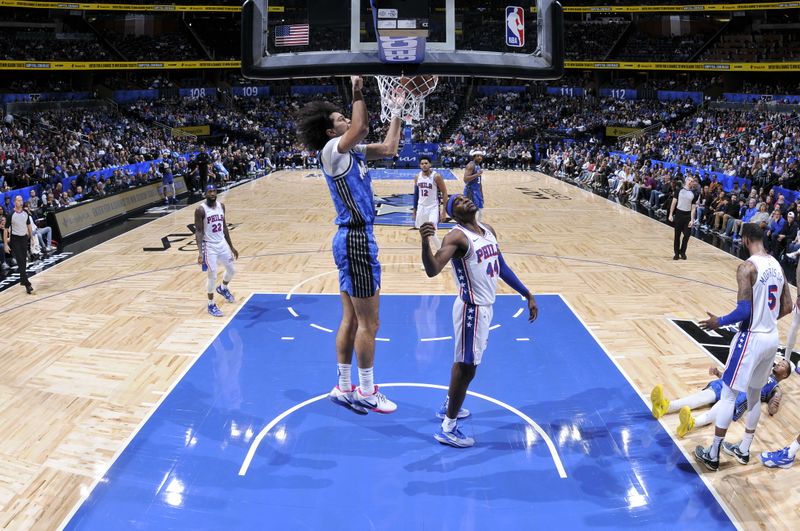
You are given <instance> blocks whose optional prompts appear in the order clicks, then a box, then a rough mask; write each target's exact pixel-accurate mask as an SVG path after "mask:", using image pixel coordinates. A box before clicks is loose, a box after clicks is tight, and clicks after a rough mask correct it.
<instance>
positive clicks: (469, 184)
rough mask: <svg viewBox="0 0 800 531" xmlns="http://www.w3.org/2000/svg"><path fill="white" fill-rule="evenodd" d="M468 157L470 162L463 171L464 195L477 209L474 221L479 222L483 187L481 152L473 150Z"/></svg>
mask: <svg viewBox="0 0 800 531" xmlns="http://www.w3.org/2000/svg"><path fill="white" fill-rule="evenodd" d="M470 155H472V161H470V162H469V163H468V164H467V167H466V168H465V169H464V183H465V184H464V195H465V196H467V197H468V198H469V199H470V201H472V202H473V203H474V204H475V206H476V207H477V208H478V212H477V214H476V215H475V219H477V220H478V221H480V219H481V210H483V185H482V184H481V178H482V177H483V169H482V168H481V163H482V162H483V151H479V150H475V151H472V152H470Z"/></svg>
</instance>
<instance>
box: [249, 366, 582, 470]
mask: <svg viewBox="0 0 800 531" xmlns="http://www.w3.org/2000/svg"><path fill="white" fill-rule="evenodd" d="M378 386H379V387H422V388H428V389H441V390H444V391H447V386H445V385H438V384H427V383H412V382H398V383H382V384H379V385H378ZM467 394H468V395H470V396H474V397H475V398H480V399H482V400H486V401H487V402H491V403H492V404H495V405H498V406H500V407H502V408H504V409H507V410H508V411H510V412H511V413H513V414H515V415H517V416H518V417H520V418H521V419H522V420H524V421H525V422H527V423H528V424H529V425H530V426H531V427H532V428H533V429H534V430H536V433H538V434H539V435H540V436H541V437H542V440H543V441H544V442H545V444H546V445H547V448H548V450H550V456H551V457H552V458H553V463H554V464H555V465H556V469H557V470H558V475H559V477H560V478H561V479H566V478H567V472H566V470H564V464H563V463H562V462H561V457H560V456H559V455H558V450H556V446H555V444H553V441H552V439H550V436H549V435H547V433H546V432H545V431H544V430H543V429H542V427H541V426H539V425H538V424H537V423H536V422H534V420H533V419H532V418H530V417H529V416H528V415H526V414H525V413H523V412H522V411H520V410H518V409H517V408H515V407H514V406H510V405H508V404H506V403H505V402H501V401H500V400H497V399H496V398H492V397H490V396H487V395H484V394H481V393H476V392H474V391H469V390H468V391H467ZM327 396H328V395H327V393H326V394H324V395H318V396H315V397H313V398H309V399H308V400H306V401H305V402H301V403H299V404H296V405H294V406H292V407H290V408H289V409H287V410H286V411H284V412H283V413H281V414H280V415H278V416H277V417H275V418H274V419H272V420H271V421H269V423H268V424H267V425H266V426H264V427H263V428H262V429H261V431H259V432H258V435H257V436H256V438H255V439H253V442H252V443H250V448H249V449H248V450H247V455H246V456H245V458H244V461H243V462H242V466H241V467H240V468H239V475H240V476H244V475H245V474H247V470H248V469H249V468H250V463H251V462H252V461H253V457H255V455H256V451H257V450H258V446H259V445H260V444H261V441H262V440H263V439H264V437H266V436H267V433H269V430H271V429H272V428H274V427H275V425H276V424H278V423H279V422H280V421H281V420H283V419H285V418H286V417H288V416H289V415H291V414H292V413H294V412H295V411H297V410H298V409H300V408H303V407H305V406H307V405H309V404H313V403H314V402H317V401H319V400H322V399H324V398H326V397H327Z"/></svg>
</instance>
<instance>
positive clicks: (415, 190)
mask: <svg viewBox="0 0 800 531" xmlns="http://www.w3.org/2000/svg"><path fill="white" fill-rule="evenodd" d="M417 204H419V186H414V210H416V209H417Z"/></svg>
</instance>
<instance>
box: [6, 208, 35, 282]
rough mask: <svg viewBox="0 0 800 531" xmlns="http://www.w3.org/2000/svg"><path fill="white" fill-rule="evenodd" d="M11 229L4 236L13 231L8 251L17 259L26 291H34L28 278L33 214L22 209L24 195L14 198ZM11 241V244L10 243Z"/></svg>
mask: <svg viewBox="0 0 800 531" xmlns="http://www.w3.org/2000/svg"><path fill="white" fill-rule="evenodd" d="M9 221H10V223H9V224H8V225H9V229H10V230H9V231H7V232H4V233H3V236H4V238H7V236H6V235H7V234H8V233H9V232H10V233H11V242H9V241H8V240H6V241H5V242H3V243H4V244H5V249H6V252H7V253H8V252H10V253H13V256H14V260H16V261H17V269H18V270H19V282H20V284H22V285H23V286H25V291H27V292H28V293H33V286H31V281H30V280H28V245H29V242H30V239H31V237H32V236H33V221H31V216H30V214H28V213H27V212H26V211H25V210H23V209H22V196H21V195H18V196H16V197H15V198H14V211H13V212H12V213H11V218H10V220H9ZM9 243H10V245H9Z"/></svg>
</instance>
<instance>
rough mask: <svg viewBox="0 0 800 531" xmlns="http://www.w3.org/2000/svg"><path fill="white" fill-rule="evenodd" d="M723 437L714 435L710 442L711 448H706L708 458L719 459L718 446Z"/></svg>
mask: <svg viewBox="0 0 800 531" xmlns="http://www.w3.org/2000/svg"><path fill="white" fill-rule="evenodd" d="M723 439H725V437H718V436H716V435H714V442H712V443H711V448H709V449H708V457H709V458H710V459H719V447H720V445H721V444H722V440H723Z"/></svg>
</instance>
